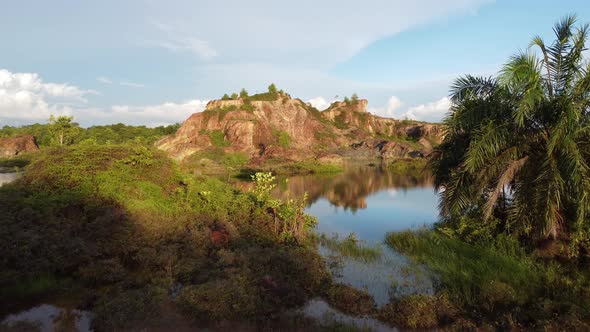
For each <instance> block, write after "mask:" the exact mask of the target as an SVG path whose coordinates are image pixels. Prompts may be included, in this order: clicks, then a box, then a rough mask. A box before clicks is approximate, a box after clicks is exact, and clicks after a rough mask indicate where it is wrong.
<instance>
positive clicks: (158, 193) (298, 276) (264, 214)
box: [0, 146, 328, 330]
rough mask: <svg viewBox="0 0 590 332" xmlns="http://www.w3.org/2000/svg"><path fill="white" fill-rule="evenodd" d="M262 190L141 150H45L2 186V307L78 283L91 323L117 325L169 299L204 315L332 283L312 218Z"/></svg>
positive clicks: (255, 312)
mask: <svg viewBox="0 0 590 332" xmlns="http://www.w3.org/2000/svg"><path fill="white" fill-rule="evenodd" d="M257 188H258V189H257V190H258V192H253V193H243V192H240V191H238V190H236V189H234V188H232V187H230V186H229V185H227V184H225V183H223V182H221V181H219V180H216V179H214V178H210V177H196V176H192V175H187V174H185V173H182V172H181V171H179V169H178V168H177V166H176V165H175V164H174V162H173V161H171V160H170V159H168V158H167V157H165V156H164V155H163V153H162V152H159V151H156V150H153V149H150V148H146V147H141V146H139V147H137V146H136V147H131V146H73V147H67V148H51V149H45V150H44V151H42V152H40V153H39V154H37V155H36V156H35V158H34V160H33V162H32V163H31V164H30V165H29V166H27V169H26V172H25V175H24V176H23V177H22V178H21V179H19V180H18V181H16V182H14V183H12V184H9V185H5V186H3V187H1V188H0V210H2V211H3V213H2V214H0V252H2V256H1V257H0V271H1V272H0V297H2V298H3V299H4V300H3V301H2V303H3V305H2V306H3V308H2V311H5V310H9V309H10V308H6V307H4V306H5V305H8V303H10V302H13V303H18V302H21V301H22V300H23V299H24V298H27V297H33V296H35V297H36V296H42V295H44V294H51V293H66V292H67V291H68V290H69V291H72V290H75V291H76V292H77V293H78V294H83V297H84V299H83V300H82V302H83V303H85V304H86V305H87V306H89V307H91V308H95V309H96V311H95V313H96V317H95V319H94V324H95V327H96V328H97V329H98V330H113V329H129V328H138V327H142V326H144V325H142V324H148V322H151V321H153V320H154V319H156V320H157V319H158V318H157V317H158V315H159V314H160V313H163V312H166V310H163V309H162V308H161V306H163V305H165V304H166V303H171V305H172V306H173V307H174V308H175V310H180V311H182V312H185V313H187V314H188V315H189V316H191V317H193V318H195V320H197V321H199V322H206V321H208V322H219V321H228V320H230V321H231V320H251V319H255V320H266V319H269V318H272V317H275V316H276V314H278V313H280V312H281V311H283V310H284V309H285V308H289V307H292V306H295V305H301V304H302V303H304V301H305V300H306V299H307V298H308V297H309V296H311V295H313V294H316V293H318V292H319V291H320V288H322V287H323V286H322V285H323V284H325V281H326V280H327V279H328V274H327V271H326V269H325V266H324V263H323V261H322V259H321V257H320V256H319V255H318V253H317V251H316V250H315V248H314V247H313V246H312V245H310V243H311V242H310V240H309V239H308V236H307V234H308V230H309V226H310V220H309V218H308V217H305V215H304V214H303V212H302V208H300V207H301V206H302V204H299V203H298V201H296V200H295V201H292V202H281V201H276V200H273V201H272V202H271V201H269V200H267V197H266V196H264V195H259V194H258V193H259V191H260V190H262V191H263V189H260V187H257ZM298 223H300V224H298ZM294 224H298V225H295V226H294ZM312 224H313V223H312ZM17 281H18V282H17ZM8 299H13V300H14V301H12V300H8ZM5 300H6V301H5ZM131 311H132V312H133V313H132V314H131ZM120 312H123V313H125V312H129V313H130V314H129V315H126V314H122V313H120ZM117 313H119V314H117ZM148 318H149V319H148Z"/></svg>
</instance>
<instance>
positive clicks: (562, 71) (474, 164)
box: [430, 16, 590, 247]
mask: <svg viewBox="0 0 590 332" xmlns="http://www.w3.org/2000/svg"><path fill="white" fill-rule="evenodd" d="M575 24H576V17H575V16H567V17H565V18H564V19H562V20H561V21H559V22H558V23H556V24H555V27H554V28H553V31H554V32H555V37H556V39H555V41H553V43H552V44H551V45H546V44H545V42H544V41H543V40H542V39H541V38H540V37H535V38H534V39H533V41H532V42H531V46H530V47H529V50H528V51H527V52H521V53H519V54H517V55H515V56H513V57H511V58H510V60H509V61H508V63H506V64H505V65H504V67H503V69H502V70H501V72H500V74H499V75H498V77H490V78H484V77H473V76H470V75H467V76H464V77H460V78H458V79H457V80H456V81H455V82H454V84H453V85H452V87H451V100H452V102H453V105H452V108H451V112H450V113H449V115H448V116H447V118H446V119H445V120H444V125H445V127H446V130H447V133H446V137H445V140H444V142H443V143H442V144H441V145H440V146H439V147H438V148H437V149H436V150H435V153H434V154H433V157H432V158H431V161H430V166H431V168H432V171H433V174H434V177H435V184H436V186H437V187H438V188H442V189H444V191H443V192H442V193H441V201H440V205H441V214H442V216H443V217H445V218H448V219H452V218H455V217H456V216H460V215H464V214H466V213H470V212H473V211H477V212H478V213H483V215H484V220H487V219H488V218H489V217H490V216H492V215H494V216H496V217H498V216H500V217H501V219H502V220H503V221H504V223H503V227H504V230H505V231H508V232H511V233H516V234H517V235H519V236H522V237H525V238H527V239H535V238H548V237H552V238H557V237H560V236H562V235H574V237H573V238H572V243H573V245H574V247H576V246H578V245H581V244H582V242H586V244H587V243H588V236H589V234H590V226H589V222H588V220H589V219H588V217H589V216H588V215H587V214H588V211H589V197H588V195H589V194H590V170H589V166H588V165H589V162H590V126H589V124H590V121H589V120H590V116H589V110H590V65H589V63H588V62H587V61H586V60H585V59H584V57H583V51H585V42H586V40H587V38H588V25H583V26H580V27H575ZM533 49H538V50H539V53H538V54H536V53H533V52H532V51H533Z"/></svg>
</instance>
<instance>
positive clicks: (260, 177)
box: [252, 172, 317, 242]
mask: <svg viewBox="0 0 590 332" xmlns="http://www.w3.org/2000/svg"><path fill="white" fill-rule="evenodd" d="M252 181H253V182H254V188H253V189H252V193H253V194H254V196H255V197H256V200H257V202H258V204H259V205H260V206H261V207H263V208H270V209H271V210H272V215H273V217H274V230H275V232H276V233H277V234H279V235H280V236H281V238H282V239H283V240H284V241H287V242H289V241H296V242H303V241H305V240H306V237H307V234H308V233H307V230H309V229H311V228H313V227H315V226H316V224H317V220H316V219H315V218H314V217H312V216H310V215H308V214H306V213H305V206H306V205H305V201H306V200H307V193H305V195H304V196H303V198H302V199H301V200H295V199H287V200H286V201H281V200H277V199H271V198H270V197H271V195H270V192H271V190H272V189H273V188H274V187H275V186H276V184H275V183H274V181H275V177H274V176H273V175H272V174H271V173H263V172H257V173H255V174H254V175H252Z"/></svg>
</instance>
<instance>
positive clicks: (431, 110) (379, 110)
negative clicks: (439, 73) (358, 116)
mask: <svg viewBox="0 0 590 332" xmlns="http://www.w3.org/2000/svg"><path fill="white" fill-rule="evenodd" d="M403 106H404V102H403V101H401V100H400V99H399V98H398V97H396V96H391V97H390V98H389V100H388V101H387V104H386V105H385V106H383V107H373V108H369V109H368V111H369V112H371V113H373V114H376V115H380V116H385V117H389V118H395V119H410V120H420V121H428V122H440V121H441V120H442V119H443V118H444V116H445V115H446V113H447V112H448V111H449V109H450V107H451V100H450V99H449V98H448V97H443V98H441V99H439V100H437V101H433V102H429V103H424V104H419V105H415V106H412V107H409V108H404V107H403Z"/></svg>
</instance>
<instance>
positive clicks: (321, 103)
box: [307, 97, 334, 111]
mask: <svg viewBox="0 0 590 332" xmlns="http://www.w3.org/2000/svg"><path fill="white" fill-rule="evenodd" d="M307 102H308V103H310V104H311V106H313V107H315V108H317V109H318V110H320V111H323V110H325V109H326V108H328V107H329V106H330V104H331V103H332V102H334V101H332V102H328V101H327V100H326V99H325V98H324V97H315V98H311V99H310V100H308V101H307Z"/></svg>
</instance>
